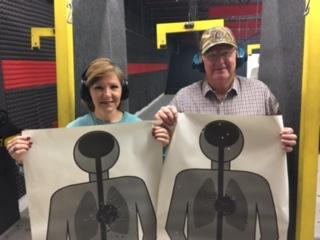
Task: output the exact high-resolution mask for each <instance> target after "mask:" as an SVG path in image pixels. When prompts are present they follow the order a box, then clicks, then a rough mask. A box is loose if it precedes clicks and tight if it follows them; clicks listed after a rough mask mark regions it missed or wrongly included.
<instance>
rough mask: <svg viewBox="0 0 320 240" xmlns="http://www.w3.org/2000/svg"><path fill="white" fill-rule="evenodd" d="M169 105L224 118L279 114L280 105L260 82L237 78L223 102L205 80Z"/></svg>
mask: <svg viewBox="0 0 320 240" xmlns="http://www.w3.org/2000/svg"><path fill="white" fill-rule="evenodd" d="M170 105H174V106H176V108H177V110H178V112H187V113H188V112H189V113H213V114H221V115H246V116H248V115H276V114H279V113H280V111H279V103H278V101H277V99H276V98H275V96H274V95H273V94H272V93H271V91H270V89H269V88H268V87H267V86H266V85H265V84H264V83H263V82H261V81H259V80H253V79H247V78H244V77H240V76H237V77H236V79H235V81H234V82H233V85H232V87H231V88H230V90H229V91H228V93H227V95H226V97H225V98H224V100H222V101H220V100H219V99H218V98H217V97H216V94H215V92H214V90H213V89H212V88H211V87H210V86H209V84H208V82H207V81H206V80H202V81H199V82H196V83H193V84H191V85H190V86H187V87H185V88H183V89H181V90H180V91H179V92H178V93H177V95H176V96H175V97H174V99H173V100H172V101H171V103H170Z"/></svg>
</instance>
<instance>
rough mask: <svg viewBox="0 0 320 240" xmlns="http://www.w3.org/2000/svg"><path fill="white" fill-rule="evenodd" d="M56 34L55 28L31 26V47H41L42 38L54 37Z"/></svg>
mask: <svg viewBox="0 0 320 240" xmlns="http://www.w3.org/2000/svg"><path fill="white" fill-rule="evenodd" d="M54 36H55V34H54V28H40V27H33V28H31V49H40V48H41V42H40V38H42V37H54Z"/></svg>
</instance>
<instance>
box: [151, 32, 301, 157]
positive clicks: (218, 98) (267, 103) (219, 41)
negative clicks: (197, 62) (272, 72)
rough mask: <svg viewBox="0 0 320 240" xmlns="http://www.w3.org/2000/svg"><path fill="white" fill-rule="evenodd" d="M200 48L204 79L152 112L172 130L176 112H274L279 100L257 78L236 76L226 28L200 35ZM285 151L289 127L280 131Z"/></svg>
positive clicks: (292, 138) (289, 146)
mask: <svg viewBox="0 0 320 240" xmlns="http://www.w3.org/2000/svg"><path fill="white" fill-rule="evenodd" d="M200 50H201V55H202V61H203V64H204V69H205V74H206V79H205V80H201V81H199V82H196V83H193V84H191V85H189V86H187V87H185V88H183V89H181V90H180V91H179V92H178V93H177V95H176V96H175V97H174V99H173V100H172V102H171V103H170V105H169V106H165V107H162V108H161V109H160V110H159V111H158V112H157V113H156V115H155V117H156V118H157V119H160V120H162V122H163V125H164V126H165V127H167V128H168V129H171V130H173V127H174V125H175V124H176V122H177V117H178V112H189V113H190V112H191V113H213V114H221V115H245V116H254V115H256V116H257V115H276V114H279V113H280V111H279V103H278V101H277V99H276V98H275V97H274V95H273V94H272V93H271V91H270V90H269V88H268V87H267V86H266V85H265V84H264V83H263V82H261V81H259V80H253V79H246V78H244V77H240V76H237V75H236V59H237V50H238V46H237V43H236V39H235V37H234V35H233V33H232V32H231V30H230V29H229V28H227V27H214V28H211V29H209V30H207V31H205V32H204V33H203V34H202V37H201V40H200ZM280 136H281V142H282V146H283V149H284V151H286V152H291V151H292V150H293V147H294V146H295V145H296V139H297V136H296V135H295V134H294V131H293V129H292V128H284V129H283V130H282V131H281V132H280Z"/></svg>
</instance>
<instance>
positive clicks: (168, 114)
mask: <svg viewBox="0 0 320 240" xmlns="http://www.w3.org/2000/svg"><path fill="white" fill-rule="evenodd" d="M154 117H155V118H156V119H157V120H161V122H162V125H163V126H164V127H166V128H169V129H171V128H173V127H174V126H175V125H176V123H177V119H178V111H177V109H176V107H175V106H172V105H168V106H165V107H161V108H160V110H159V111H158V112H157V113H156V114H155V116H154Z"/></svg>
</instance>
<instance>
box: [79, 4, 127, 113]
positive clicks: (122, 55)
mask: <svg viewBox="0 0 320 240" xmlns="http://www.w3.org/2000/svg"><path fill="white" fill-rule="evenodd" d="M124 21H125V16H124V6H123V1H122V0H106V1H101V0H90V1H82V0H74V1H73V30H74V49H75V79H76V80H75V81H76V84H75V85H76V89H79V86H80V84H79V83H80V78H81V75H82V73H83V71H84V70H85V69H86V68H87V66H88V64H89V63H90V62H91V61H92V60H93V59H95V58H97V57H108V58H111V59H112V60H113V61H114V62H115V63H116V64H118V65H119V66H120V67H121V69H123V71H124V72H125V73H126V72H127V55H126V54H127V50H126V40H125V39H126V36H125V22H124ZM76 96H78V91H76ZM85 112H86V110H85V109H84V108H83V107H82V105H81V103H80V99H79V96H78V97H77V115H82V114H83V113H85Z"/></svg>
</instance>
